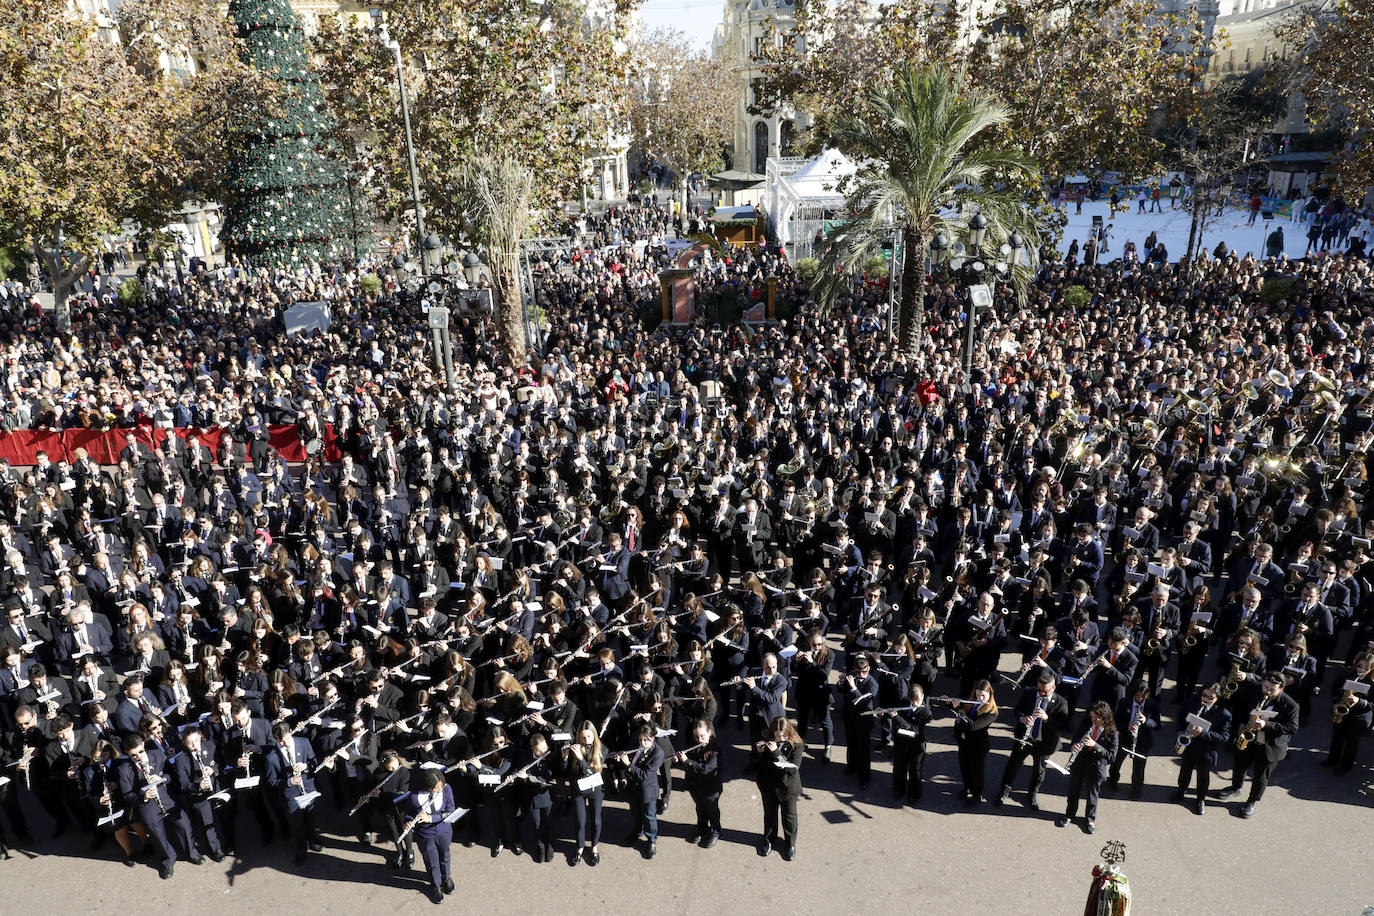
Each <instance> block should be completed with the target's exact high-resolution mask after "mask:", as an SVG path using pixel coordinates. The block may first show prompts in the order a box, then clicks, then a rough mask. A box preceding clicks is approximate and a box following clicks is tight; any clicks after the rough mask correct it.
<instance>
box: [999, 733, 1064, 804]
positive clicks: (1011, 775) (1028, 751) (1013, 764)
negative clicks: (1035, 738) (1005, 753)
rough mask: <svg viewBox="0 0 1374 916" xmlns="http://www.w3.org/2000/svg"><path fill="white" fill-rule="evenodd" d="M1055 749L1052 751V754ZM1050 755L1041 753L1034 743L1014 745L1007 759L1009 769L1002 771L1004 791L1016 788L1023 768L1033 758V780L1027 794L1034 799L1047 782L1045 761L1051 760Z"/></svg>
mask: <svg viewBox="0 0 1374 916" xmlns="http://www.w3.org/2000/svg"><path fill="white" fill-rule="evenodd" d="M1052 751H1053V748H1051V749H1050V752H1052ZM1049 756H1050V753H1049V752H1047V753H1039V752H1038V751H1037V750H1036V747H1035V744H1034V743H1028V744H1013V745H1012V747H1011V756H1010V757H1008V758H1007V768H1006V769H1005V770H1003V771H1002V791H1003V792H1010V791H1011V790H1012V789H1013V788H1014V787H1015V786H1016V777H1017V776H1019V775H1020V774H1021V766H1022V764H1024V763H1025V762H1026V758H1027V757H1029V758H1031V766H1032V769H1031V780H1030V786H1029V787H1028V788H1027V792H1028V793H1029V794H1030V795H1031V796H1032V797H1034V796H1035V795H1037V794H1038V793H1039V792H1040V786H1041V785H1042V784H1043V783H1044V782H1045V761H1046V760H1048V759H1049Z"/></svg>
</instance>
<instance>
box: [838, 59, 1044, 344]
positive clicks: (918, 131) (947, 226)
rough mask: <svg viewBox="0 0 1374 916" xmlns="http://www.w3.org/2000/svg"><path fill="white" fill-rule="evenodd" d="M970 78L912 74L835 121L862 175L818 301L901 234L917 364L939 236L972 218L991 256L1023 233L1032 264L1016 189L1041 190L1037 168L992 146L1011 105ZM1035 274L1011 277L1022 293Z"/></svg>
mask: <svg viewBox="0 0 1374 916" xmlns="http://www.w3.org/2000/svg"><path fill="white" fill-rule="evenodd" d="M962 84H963V77H962V75H961V74H960V75H956V74H954V73H951V72H950V71H949V70H948V69H947V68H945V67H943V66H933V67H928V68H917V67H908V68H907V69H905V70H902V71H899V72H898V73H896V74H894V76H893V79H892V82H891V84H890V85H884V86H879V87H875V88H873V89H871V90H869V92H868V93H866V95H865V98H864V104H862V105H859V106H856V108H855V109H854V110H852V111H849V112H846V113H844V114H843V115H841V116H840V117H838V118H836V119H835V120H834V121H833V122H832V125H831V131H830V136H829V141H830V145H832V146H833V147H835V148H836V149H838V150H840V151H841V152H843V153H845V154H846V155H848V156H849V157H850V158H852V159H853V160H854V161H855V162H857V163H859V168H858V170H857V172H856V173H855V175H854V177H853V178H852V179H850V181H851V183H852V184H851V186H850V187H847V188H846V189H845V210H846V214H845V215H846V217H847V220H846V221H845V222H844V223H843V224H842V225H841V226H840V227H839V228H837V229H835V230H832V232H831V234H830V235H829V237H828V238H827V243H826V248H825V251H824V253H823V255H822V257H821V267H820V271H819V276H820V278H821V279H820V282H819V289H818V292H819V294H820V297H821V301H822V302H823V303H826V304H829V303H831V302H833V301H834V300H835V298H837V297H838V296H839V295H841V294H842V293H844V292H845V291H846V289H847V287H848V278H849V276H851V275H853V274H854V273H856V272H857V271H858V270H859V269H860V268H861V267H862V266H863V265H864V264H865V263H866V262H867V261H868V260H869V259H871V258H873V257H875V256H877V255H878V254H879V252H880V249H881V248H882V246H883V245H884V243H887V242H889V241H890V240H891V239H892V236H893V232H894V230H895V231H896V232H898V233H900V236H901V246H900V251H901V264H900V266H901V271H902V280H901V293H902V295H901V300H900V302H899V303H898V312H897V314H898V315H899V316H900V324H899V327H900V346H901V350H902V352H904V353H906V354H908V355H910V356H913V357H916V356H918V355H919V351H920V347H921V335H922V331H923V329H924V326H925V258H926V248H927V246H928V245H929V244H930V242H931V241H932V240H933V239H934V238H935V235H936V233H937V232H941V231H943V232H945V233H946V234H947V235H948V236H950V237H953V236H954V235H955V233H956V232H957V231H958V230H960V229H961V228H963V227H964V226H966V223H967V220H968V218H970V217H972V215H973V214H974V213H982V214H983V217H984V218H985V219H986V220H987V232H986V235H985V238H986V239H987V241H988V243H989V244H990V245H991V246H992V247H996V246H998V245H1000V244H1002V243H1003V242H1004V241H1005V240H1007V239H1009V238H1010V237H1011V234H1012V233H1013V232H1020V234H1021V236H1022V238H1023V239H1024V240H1025V244H1026V250H1027V252H1029V253H1030V254H1031V256H1032V257H1033V256H1034V252H1035V251H1036V250H1037V249H1038V248H1039V244H1040V243H1039V234H1038V232H1037V231H1036V227H1035V224H1034V221H1033V220H1032V219H1031V217H1030V214H1029V212H1028V210H1027V208H1026V207H1025V206H1024V205H1023V201H1022V197H1021V194H1020V193H1019V192H1018V191H1017V190H1016V189H1015V187H1014V184H1015V183H1024V184H1026V185H1029V184H1033V182H1034V180H1035V178H1036V176H1037V175H1038V171H1039V170H1038V168H1037V167H1036V166H1035V164H1034V163H1033V162H1031V161H1030V160H1029V159H1028V158H1026V157H1024V156H1022V155H1021V154H1020V153H1018V152H1015V151H1012V150H1004V149H998V148H996V147H995V146H993V145H992V144H991V143H990V142H989V136H990V134H991V133H992V132H993V131H994V129H995V128H997V127H998V126H1000V125H1001V124H1002V123H1003V122H1005V121H1006V120H1007V109H1006V107H1005V106H1003V105H1001V104H1000V103H998V102H995V101H993V100H991V99H990V98H988V97H987V96H986V95H983V94H981V93H976V92H971V91H964V90H963V87H962ZM1028 278H1029V270H1028V269H1027V268H1025V267H1019V266H1018V268H1017V269H1015V270H1014V271H1013V279H1014V281H1015V282H1016V283H1017V285H1018V290H1024V284H1025V282H1026V281H1027V280H1028Z"/></svg>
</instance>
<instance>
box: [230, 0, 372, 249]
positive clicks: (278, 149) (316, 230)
mask: <svg viewBox="0 0 1374 916" xmlns="http://www.w3.org/2000/svg"><path fill="white" fill-rule="evenodd" d="M229 16H230V18H231V19H232V20H233V22H234V24H235V26H236V27H237V29H238V34H239V37H240V38H241V39H242V40H243V43H244V55H245V57H246V58H247V60H248V62H249V63H251V64H252V65H253V66H254V67H256V68H257V69H258V70H259V71H261V72H262V73H263V74H264V75H265V76H267V77H268V78H270V79H271V80H273V81H274V82H275V83H276V84H277V86H278V88H279V90H280V91H278V92H277V93H276V98H275V102H274V104H273V105H272V106H271V108H270V110H268V111H266V112H261V113H251V112H245V113H241V115H240V117H239V118H238V119H237V122H236V124H235V127H234V128H233V130H232V134H231V136H230V137H229V142H230V144H231V145H232V147H233V152H234V155H233V157H232V159H231V165H230V167H229V171H228V174H227V176H226V193H225V202H224V203H225V215H224V227H223V228H222V229H221V231H220V239H221V240H222V241H223V242H224V248H225V251H226V252H227V253H229V254H230V255H238V256H239V257H240V258H242V259H244V260H245V261H247V262H248V263H250V264H253V265H258V266H268V267H277V266H290V265H292V264H297V263H300V262H301V261H305V260H308V259H316V258H328V257H330V256H331V255H333V254H336V253H341V252H342V247H343V240H344V238H345V236H346V231H345V223H346V221H347V215H348V199H347V193H346V191H345V189H344V185H345V179H344V174H343V169H342V167H341V166H340V165H339V163H337V162H336V161H335V160H333V159H332V158H331V156H330V141H329V130H330V127H331V126H332V125H331V121H330V118H329V114H328V112H327V111H326V109H325V105H324V100H323V97H322V96H321V94H320V87H319V83H318V81H317V80H316V79H315V76H314V74H313V73H312V72H311V70H310V59H309V53H308V51H307V50H306V41H305V33H304V32H303V31H302V29H301V23H300V19H299V18H298V17H297V16H296V13H295V11H294V10H292V9H291V6H290V4H289V3H288V2H287V0H230V3H229Z"/></svg>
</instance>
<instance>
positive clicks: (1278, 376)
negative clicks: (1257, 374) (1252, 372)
mask: <svg viewBox="0 0 1374 916" xmlns="http://www.w3.org/2000/svg"><path fill="white" fill-rule="evenodd" d="M1264 380H1265V381H1266V382H1268V383H1269V384H1270V385H1271V386H1273V387H1274V388H1287V387H1288V384H1289V382H1290V381H1291V380H1290V379H1289V378H1288V376H1286V375H1284V374H1283V373H1282V372H1280V371H1279V370H1277V369H1270V370H1269V371H1268V372H1266V373H1264Z"/></svg>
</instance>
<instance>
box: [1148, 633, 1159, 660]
mask: <svg viewBox="0 0 1374 916" xmlns="http://www.w3.org/2000/svg"><path fill="white" fill-rule="evenodd" d="M1160 644H1161V643H1160V640H1159V639H1157V638H1156V637H1154V636H1151V637H1150V638H1149V639H1147V640H1145V654H1146V655H1154V654H1155V653H1156V652H1158V651H1159V647H1160Z"/></svg>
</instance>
